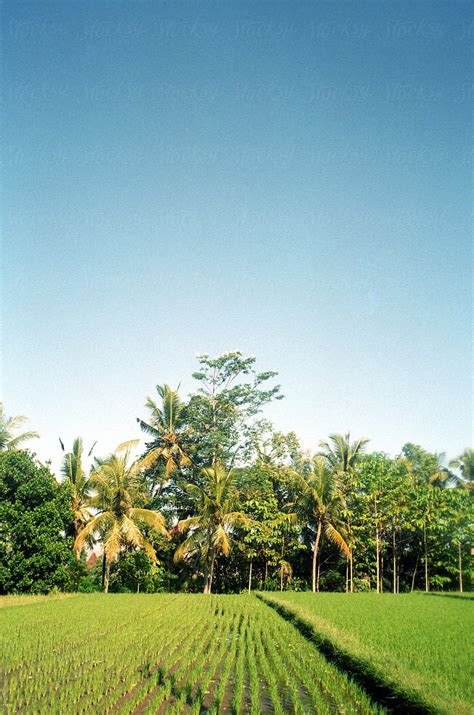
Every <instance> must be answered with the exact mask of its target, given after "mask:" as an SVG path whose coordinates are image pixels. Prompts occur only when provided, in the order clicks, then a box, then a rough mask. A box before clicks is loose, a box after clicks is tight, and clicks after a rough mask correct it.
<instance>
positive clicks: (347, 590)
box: [346, 557, 349, 593]
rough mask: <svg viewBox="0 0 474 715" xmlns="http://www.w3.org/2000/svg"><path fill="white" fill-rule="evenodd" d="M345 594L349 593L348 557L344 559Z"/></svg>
mask: <svg viewBox="0 0 474 715" xmlns="http://www.w3.org/2000/svg"><path fill="white" fill-rule="evenodd" d="M346 593H349V557H347V558H346Z"/></svg>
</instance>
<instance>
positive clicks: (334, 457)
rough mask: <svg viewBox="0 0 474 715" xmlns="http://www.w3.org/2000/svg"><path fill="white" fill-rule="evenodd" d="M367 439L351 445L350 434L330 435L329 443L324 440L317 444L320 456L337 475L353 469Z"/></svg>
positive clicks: (358, 440)
mask: <svg viewBox="0 0 474 715" xmlns="http://www.w3.org/2000/svg"><path fill="white" fill-rule="evenodd" d="M368 442H369V440H368V439H364V438H361V439H356V440H355V441H354V442H352V443H351V435H350V432H348V433H347V434H344V435H342V434H331V435H329V442H325V441H324V440H323V441H321V442H320V443H319V446H320V447H321V450H322V451H321V452H320V454H321V455H322V456H323V457H325V459H327V461H328V464H329V465H330V467H331V469H332V470H333V471H335V472H338V473H339V474H342V473H347V472H349V471H350V469H353V468H354V467H355V465H356V462H357V460H358V459H359V457H360V456H361V454H362V453H363V452H364V451H365V447H366V445H367V443H368Z"/></svg>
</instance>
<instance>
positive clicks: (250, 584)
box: [249, 559, 253, 593]
mask: <svg viewBox="0 0 474 715" xmlns="http://www.w3.org/2000/svg"><path fill="white" fill-rule="evenodd" d="M252 564H253V559H250V566H249V593H250V591H251V590H252Z"/></svg>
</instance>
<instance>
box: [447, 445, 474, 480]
mask: <svg viewBox="0 0 474 715" xmlns="http://www.w3.org/2000/svg"><path fill="white" fill-rule="evenodd" d="M449 466H450V467H451V469H459V471H460V472H461V477H462V482H461V480H459V481H460V483H458V484H457V485H456V486H464V487H465V488H466V489H469V490H472V489H474V450H473V449H471V448H470V447H467V448H466V449H465V450H464V452H463V453H462V454H460V455H459V457H456V458H455V459H452V460H451V461H450V463H449Z"/></svg>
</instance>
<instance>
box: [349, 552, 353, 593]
mask: <svg viewBox="0 0 474 715" xmlns="http://www.w3.org/2000/svg"><path fill="white" fill-rule="evenodd" d="M349 584H350V592H351V593H354V556H353V555H352V551H351V555H350V558H349Z"/></svg>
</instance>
